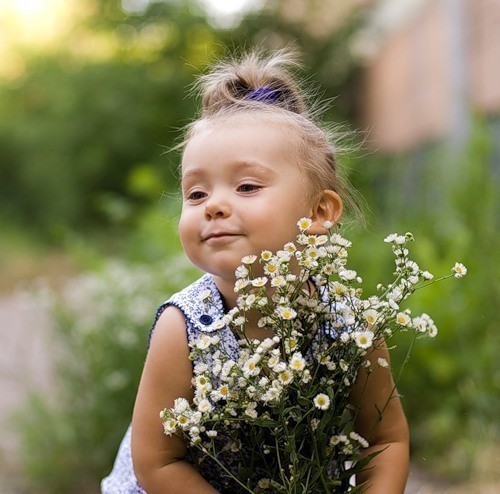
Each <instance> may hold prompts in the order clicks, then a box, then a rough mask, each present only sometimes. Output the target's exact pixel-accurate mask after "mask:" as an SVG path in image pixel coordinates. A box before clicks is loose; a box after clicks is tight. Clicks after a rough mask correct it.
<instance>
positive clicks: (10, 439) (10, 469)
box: [0, 294, 54, 494]
mask: <svg viewBox="0 0 500 494" xmlns="http://www.w3.org/2000/svg"><path fill="white" fill-rule="evenodd" d="M49 327H50V321H49V316H48V311H47V310H46V309H45V308H44V307H43V305H42V304H41V303H35V302H34V301H33V300H29V299H28V298H27V297H26V296H22V295H21V294H16V295H8V296H3V297H1V298H0V397H1V398H0V399H1V406H0V431H1V434H0V494H6V491H4V490H2V489H5V488H6V487H5V486H7V485H9V484H10V483H12V481H13V479H14V478H16V477H18V475H19V440H18V437H17V435H16V433H15V429H14V427H13V424H12V415H13V413H14V412H15V410H19V409H20V408H22V407H23V406H24V405H25V403H26V400H27V397H28V395H29V394H30V392H32V391H34V390H37V391H42V392H44V391H46V392H49V391H50V389H53V385H54V382H53V379H52V368H51V358H50V355H51V351H50V338H49V337H48V329H49ZM9 494H10V493H9Z"/></svg>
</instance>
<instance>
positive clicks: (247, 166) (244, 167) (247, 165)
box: [181, 160, 276, 182]
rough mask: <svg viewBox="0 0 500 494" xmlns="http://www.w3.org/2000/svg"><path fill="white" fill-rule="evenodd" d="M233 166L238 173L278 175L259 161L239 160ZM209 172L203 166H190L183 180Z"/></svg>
mask: <svg viewBox="0 0 500 494" xmlns="http://www.w3.org/2000/svg"><path fill="white" fill-rule="evenodd" d="M231 167H232V168H234V169H235V171H236V172H238V173H245V172H254V173H257V174H259V175H264V176H267V177H273V176H275V175H276V172H275V171H274V170H273V169H272V168H271V167H269V166H265V165H263V164H262V163H260V162H258V161H247V160H238V161H234V162H232V163H231ZM206 174H207V171H206V170H204V169H203V168H190V169H189V170H187V171H186V172H184V173H183V174H182V177H181V178H182V182H185V181H187V180H188V179H192V178H195V179H196V178H198V177H203V176H205V175H206Z"/></svg>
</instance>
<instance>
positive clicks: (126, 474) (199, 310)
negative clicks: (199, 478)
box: [101, 274, 240, 494]
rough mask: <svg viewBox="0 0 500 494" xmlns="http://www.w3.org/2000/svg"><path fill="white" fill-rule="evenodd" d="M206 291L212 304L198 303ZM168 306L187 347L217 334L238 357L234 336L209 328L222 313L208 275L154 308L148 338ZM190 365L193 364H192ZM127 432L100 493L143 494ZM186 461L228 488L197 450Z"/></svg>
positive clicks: (219, 486) (219, 472)
mask: <svg viewBox="0 0 500 494" xmlns="http://www.w3.org/2000/svg"><path fill="white" fill-rule="evenodd" d="M207 291H209V292H210V294H211V297H212V301H213V302H212V303H211V304H210V305H207V304H205V303H204V302H203V300H202V299H203V298H206V294H207ZM169 306H174V307H177V308H178V309H179V310H180V311H181V312H182V313H183V314H184V317H185V320H186V331H187V337H188V343H189V344H191V343H193V342H194V341H195V340H196V339H197V338H198V337H199V335H200V333H212V332H215V331H217V332H218V335H219V336H220V339H221V341H222V342H223V345H224V347H225V351H226V352H227V354H228V355H229V356H230V357H231V358H234V359H237V358H238V352H239V348H240V346H239V344H238V341H237V339H236V336H235V335H234V333H233V332H232V331H231V330H230V329H229V327H227V326H224V327H223V328H221V329H215V328H214V327H213V323H214V322H215V321H218V320H219V319H220V318H221V317H222V316H223V314H224V304H223V302H222V297H221V294H220V292H219V290H218V288H217V285H216V284H215V281H214V279H213V277H212V276H211V275H210V274H205V275H203V276H202V277H201V278H200V279H199V280H197V281H195V282H194V283H192V284H191V285H189V286H188V287H186V288H184V290H182V291H180V292H178V293H176V294H175V295H173V296H172V297H171V298H170V299H168V300H167V301H166V302H164V303H163V304H162V305H161V306H160V307H159V308H158V310H157V312H156V317H155V320H154V322H153V327H152V328H151V333H150V338H151V335H152V333H153V331H154V328H155V326H156V323H157V321H158V319H159V318H160V316H161V314H162V313H163V311H164V310H165V309H166V308H167V307H169ZM193 364H196V361H195V362H193ZM159 412H160V411H159V410H158V413H159ZM131 432H132V430H131V426H129V428H128V429H127V432H126V433H125V436H124V437H123V440H122V442H121V445H120V448H119V450H118V454H117V457H116V459H115V463H114V466H113V470H112V471H111V473H110V474H109V475H108V476H107V477H106V478H105V479H103V481H102V482H101V492H102V494H146V492H145V491H144V490H143V489H142V487H141V486H140V485H139V483H138V481H137V478H136V476H135V474H134V468H133V464H132V452H131V445H130V439H131ZM186 460H187V461H189V462H190V463H192V464H195V465H196V466H197V469H198V470H201V469H200V468H199V464H201V463H203V464H204V467H203V469H202V470H203V472H202V475H203V477H204V478H205V479H206V480H207V481H209V482H210V483H211V484H212V485H213V486H214V487H215V488H216V489H219V490H220V491H222V492H223V491H224V490H226V491H227V489H229V488H230V482H229V481H225V480H224V477H225V474H224V472H223V470H222V469H221V468H220V467H219V466H218V465H217V464H211V462H209V461H207V459H205V458H202V457H201V452H200V451H199V450H198V449H197V448H190V450H189V455H188V457H187V458H186ZM228 492H234V491H228Z"/></svg>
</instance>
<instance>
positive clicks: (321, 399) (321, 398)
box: [313, 393, 330, 410]
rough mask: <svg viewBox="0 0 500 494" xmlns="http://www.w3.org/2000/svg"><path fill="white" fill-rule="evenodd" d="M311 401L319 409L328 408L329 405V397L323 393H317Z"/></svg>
mask: <svg viewBox="0 0 500 494" xmlns="http://www.w3.org/2000/svg"><path fill="white" fill-rule="evenodd" d="M313 403H314V406H315V407H316V408H319V409H320V410H328V408H329V407H330V398H329V397H328V395H325V394H324V393H319V394H318V395H316V396H315V397H314V400H313Z"/></svg>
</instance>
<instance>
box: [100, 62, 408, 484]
mask: <svg viewBox="0 0 500 494" xmlns="http://www.w3.org/2000/svg"><path fill="white" fill-rule="evenodd" d="M293 65H294V62H293V57H291V56H290V55H289V54H287V53H286V52H279V53H276V54H274V55H273V56H270V57H267V58H266V57H263V56H261V55H259V54H256V53H251V54H249V55H247V56H245V57H243V58H242V59H241V60H240V61H231V62H228V63H224V64H219V65H217V66H216V67H215V68H214V70H213V71H212V72H211V73H210V74H209V75H207V76H204V77H203V78H202V79H201V88H202V94H203V112H202V115H201V117H200V118H199V119H198V120H196V121H195V122H193V123H192V124H191V125H190V126H189V127H188V130H187V135H186V139H185V142H184V147H183V149H184V152H183V157H182V164H181V172H182V213H181V217H180V222H179V235H180V238H181V241H182V244H183V247H184V250H185V252H186V254H187V256H188V257H189V259H190V260H191V261H192V262H193V263H194V264H195V265H196V266H198V267H199V268H200V269H202V270H203V271H204V272H205V273H206V274H205V275H204V276H203V277H202V278H201V279H200V280H198V281H197V282H195V283H194V284H192V285H190V286H189V287H187V288H186V289H184V290H183V291H181V292H180V293H178V294H176V295H174V296H173V297H172V298H171V299H170V300H168V301H167V302H165V304H163V305H162V306H161V307H160V309H159V310H158V313H157V317H156V320H155V324H154V325H153V328H154V331H153V332H152V336H151V343H150V348H149V351H148V355H147V359H146V363H145V366H144V372H143V375H142V379H141V383H140V386H139V390H138V394H137V400H136V404H135V409H134V414H133V420H132V425H131V428H130V429H129V431H128V432H127V434H126V435H125V438H124V439H123V442H122V445H121V447H120V450H119V453H118V457H117V459H116V462H115V466H114V468H113V471H112V473H111V474H110V476H109V477H107V478H106V479H104V480H103V482H102V492H103V493H104V494H133V493H134V494H136V493H137V494H139V493H144V492H147V493H148V494H156V493H161V494H168V493H179V494H190V493H193V494H205V493H206V494H210V493H217V492H226V493H234V492H237V490H236V489H235V488H234V486H233V487H230V486H229V484H228V483H227V482H226V481H225V480H224V478H225V477H224V475H223V474H222V473H221V470H220V469H219V467H218V466H217V465H214V464H213V463H210V462H206V461H204V462H199V461H198V460H200V459H201V456H200V453H199V451H198V450H196V448H189V446H188V445H186V444H185V443H184V442H183V441H182V439H180V438H179V437H177V436H172V437H169V436H167V435H165V434H164V433H163V426H162V421H161V419H160V418H159V412H160V411H161V410H162V409H164V408H165V407H167V408H170V407H172V406H173V403H174V400H175V399H176V398H178V397H185V398H187V399H192V398H193V389H192V385H191V380H192V377H193V362H192V361H191V360H190V359H189V351H190V350H189V345H190V343H192V342H193V341H194V340H195V339H196V337H197V336H198V335H199V334H200V332H203V331H206V330H207V327H208V326H207V325H208V324H210V322H211V321H212V320H213V316H214V314H212V315H211V314H207V313H206V309H205V307H204V305H203V304H202V303H201V302H200V301H199V300H200V297H199V294H200V293H202V292H205V291H206V290H207V289H208V290H210V291H211V293H212V297H213V299H214V300H215V301H216V309H215V310H216V311H218V312H219V314H218V315H220V314H221V313H222V312H226V311H228V310H230V309H231V308H232V307H234V306H235V304H236V294H235V292H234V283H235V269H236V268H237V266H239V265H240V264H241V259H242V257H244V256H246V255H249V254H256V255H259V254H260V253H261V252H262V251H263V250H271V251H277V250H279V249H281V248H282V247H283V245H284V244H285V243H287V242H289V241H292V240H294V239H295V237H296V235H297V220H298V219H299V218H302V217H308V218H310V219H311V220H312V222H313V223H312V227H311V229H310V230H309V233H324V230H323V226H322V225H323V224H324V223H325V222H326V221H329V222H332V223H337V222H338V221H339V219H340V217H341V214H342V210H343V203H347V204H349V201H350V199H349V196H348V194H347V191H346V187H345V186H344V185H343V182H342V180H341V179H340V178H339V176H338V173H337V164H336V159H335V155H334V152H333V147H332V144H331V143H330V142H329V136H328V134H327V133H326V132H325V131H324V130H322V128H321V127H320V126H319V125H318V123H317V122H316V121H315V119H314V118H313V116H312V115H311V114H309V112H308V109H307V107H306V104H305V98H304V96H303V95H302V93H301V91H300V89H299V86H298V85H297V84H296V82H295V80H294V78H293V77H292V75H291V70H290V69H291V68H292V67H293ZM216 315H217V314H216ZM257 317H258V316H256V318H257ZM256 318H255V319H252V318H251V317H250V318H249V321H248V324H247V326H246V335H247V336H248V337H250V338H257V339H264V338H267V337H269V336H272V333H271V330H270V329H265V328H259V327H258V326H257V319H256ZM220 337H221V339H222V340H223V341H224V344H225V345H226V349H227V351H228V352H229V353H230V354H232V355H235V353H236V352H237V351H238V346H237V341H236V338H235V336H234V334H233V333H232V332H231V330H229V329H228V328H227V327H225V328H223V329H221V330H220ZM207 351H208V350H207ZM380 357H383V358H385V359H387V360H388V354H387V349H386V348H378V349H376V350H373V351H372V352H371V354H370V360H372V361H373V362H376V361H377V359H378V358H380ZM235 360H236V357H235ZM360 374H364V371H360ZM365 379H366V375H363V376H361V375H360V376H359V377H358V381H359V382H360V383H362V382H364V381H365ZM362 387H363V388H364V386H362V385H361V384H359V385H357V386H355V388H354V391H353V393H352V396H351V399H352V401H353V402H354V403H355V404H357V405H359V407H360V412H359V414H358V417H357V419H356V424H355V426H356V429H357V431H358V432H359V433H360V434H361V435H362V436H365V437H368V438H369V439H370V444H371V446H370V447H369V448H368V449H367V450H366V454H370V453H371V452H373V451H381V453H380V454H378V455H377V456H375V458H374V459H372V460H371V462H370V466H371V467H372V468H370V469H368V470H366V471H365V472H364V473H363V474H362V475H360V477H361V478H358V479H357V482H358V483H361V482H364V481H368V484H367V485H368V486H369V487H368V489H367V491H366V492H369V493H370V494H377V493H380V494H401V493H403V492H404V488H405V483H406V478H407V474H408V463H409V439H408V427H407V423H406V420H405V416H404V413H403V411H402V408H401V404H400V401H399V398H398V396H397V395H396V393H395V391H394V384H393V381H392V378H391V375H390V373H389V372H387V370H386V369H380V368H379V367H378V366H376V365H374V366H373V371H372V372H371V374H370V375H369V379H368V386H367V387H366V389H361V388H362ZM384 407H385V409H384ZM382 409H384V412H383V414H382V416H381V417H380V416H379V410H382ZM374 424H376V426H375V429H374ZM228 467H229V468H231V466H230V465H228Z"/></svg>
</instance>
